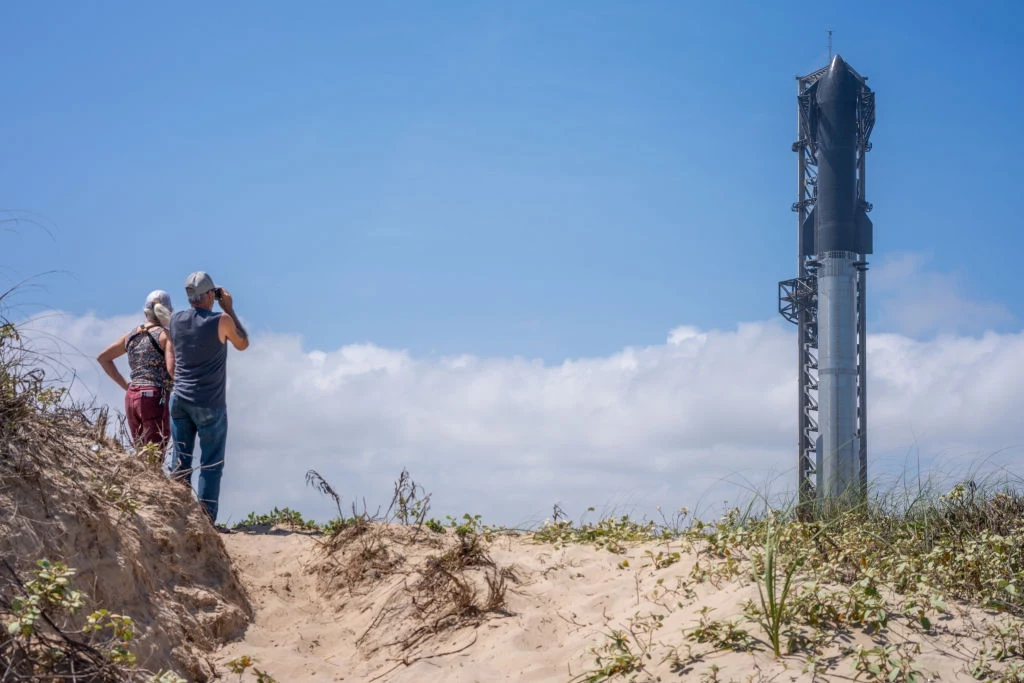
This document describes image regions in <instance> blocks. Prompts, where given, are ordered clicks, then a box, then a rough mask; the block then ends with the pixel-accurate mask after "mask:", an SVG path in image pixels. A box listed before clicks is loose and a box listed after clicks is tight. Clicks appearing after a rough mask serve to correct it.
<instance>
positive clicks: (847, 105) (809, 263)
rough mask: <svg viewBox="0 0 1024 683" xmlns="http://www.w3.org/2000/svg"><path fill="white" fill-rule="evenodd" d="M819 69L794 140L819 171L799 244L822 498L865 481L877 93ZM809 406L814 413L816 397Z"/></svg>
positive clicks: (837, 62)
mask: <svg viewBox="0 0 1024 683" xmlns="http://www.w3.org/2000/svg"><path fill="white" fill-rule="evenodd" d="M817 75H818V77H817V79H816V80H815V81H814V82H813V83H810V84H809V85H808V86H807V87H806V88H805V89H804V90H803V92H802V94H801V98H800V104H801V112H800V121H801V138H802V140H801V142H802V143H806V145H807V148H808V149H809V150H810V154H809V156H808V157H806V158H807V159H810V161H809V162H807V163H809V164H811V165H812V166H813V165H814V164H816V171H817V173H816V177H815V176H810V179H809V182H808V185H809V187H810V188H812V189H813V202H808V203H809V204H812V205H813V208H812V209H811V211H810V213H808V214H807V216H806V218H805V219H804V220H803V223H802V224H801V225H800V233H801V234H800V236H799V243H800V252H801V253H800V258H801V260H802V263H801V265H802V269H803V267H804V264H806V271H807V272H808V273H811V274H812V275H813V276H814V277H813V280H808V281H809V282H811V281H812V282H813V283H814V285H813V286H814V287H816V295H817V297H816V299H817V300H816V307H817V308H816V316H814V315H810V316H809V317H808V318H807V320H809V321H811V322H808V323H806V324H809V325H810V324H814V322H813V320H814V318H815V317H816V326H817V330H816V335H811V337H810V338H812V339H814V340H815V341H816V343H817V349H818V355H817V387H816V388H817V406H816V407H817V440H816V443H815V444H814V446H813V450H814V451H816V454H815V466H814V475H815V485H814V488H815V490H816V497H817V498H818V499H819V500H821V499H827V498H835V497H838V496H841V495H843V494H845V493H847V492H848V491H851V490H856V489H857V487H858V485H859V484H863V483H864V482H865V481H866V478H865V476H866V475H865V473H864V471H863V470H864V468H865V466H866V462H865V456H864V453H866V451H863V452H862V451H861V444H860V440H861V438H862V437H863V436H864V415H863V414H862V413H866V405H865V404H864V403H863V397H862V396H861V393H862V392H863V386H862V385H863V383H864V378H865V376H866V375H865V373H864V372H863V368H862V367H861V366H862V365H863V363H864V360H865V355H864V353H863V349H861V348H859V346H858V344H860V345H863V343H864V329H865V328H864V323H863V315H864V308H863V302H862V301H860V300H859V299H858V292H859V295H860V297H861V298H863V296H864V292H865V290H864V288H863V278H864V276H865V273H864V272H863V271H864V269H865V265H866V264H865V261H864V255H866V254H870V253H871V252H872V248H873V244H872V241H873V235H872V232H873V226H872V224H871V221H870V219H868V216H867V210H868V208H869V205H868V204H867V203H866V202H865V201H864V186H863V171H864V166H863V160H862V158H861V157H862V156H863V153H864V151H866V149H868V148H869V146H867V144H866V143H867V140H866V138H867V136H868V135H869V134H870V126H871V125H873V123H874V99H873V94H871V91H870V90H869V89H868V88H867V86H866V85H865V83H864V79H863V78H862V77H860V76H859V75H858V74H857V73H856V72H855V71H854V70H853V69H852V68H851V67H850V66H849V65H847V64H846V62H844V61H843V59H842V57H840V56H839V55H836V56H835V57H834V58H833V59H832V61H831V63H830V64H829V65H828V67H826V68H825V69H823V70H821V71H819V72H817ZM865 93H867V94H868V96H870V122H869V123H868V125H867V126H866V127H865V120H866V119H865V115H864V113H863V112H862V111H861V107H862V104H863V103H864V102H865V101H866V100H865ZM801 168H802V169H803V166H802V167H801ZM801 192H803V190H801ZM805 279H806V278H805ZM780 310H781V309H780ZM802 329H803V328H801V330H802ZM801 375H802V376H803V370H802V371H801ZM810 388H813V386H811V387H810ZM806 403H809V404H810V405H811V408H810V409H811V410H814V406H813V400H809V401H807V402H806ZM801 407H802V409H806V406H805V405H804V404H802V406H801ZM859 411H860V412H859ZM801 424H802V426H803V425H804V424H805V423H801ZM812 424H813V423H812ZM811 429H813V427H811Z"/></svg>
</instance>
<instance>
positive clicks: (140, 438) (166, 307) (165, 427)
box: [96, 289, 174, 450]
mask: <svg viewBox="0 0 1024 683" xmlns="http://www.w3.org/2000/svg"><path fill="white" fill-rule="evenodd" d="M172 310H173V309H172V308H171V297H170V295H168V294H167V292H165V291H163V290H162V289H157V290H155V291H153V292H150V294H149V296H147V297H146V305H145V307H143V309H142V311H143V313H145V314H146V322H145V323H143V324H142V325H139V326H138V327H136V328H134V329H133V330H132V331H131V332H129V333H128V334H126V335H124V336H123V337H121V338H120V339H118V340H117V341H116V342H114V343H113V344H111V345H110V346H108V347H107V348H106V349H104V350H103V353H101V354H100V355H99V356H97V357H96V360H98V361H99V363H100V366H102V368H103V370H104V371H105V372H106V373H107V374H108V375H109V376H110V379H112V380H114V381H115V382H117V385H118V386H119V387H121V388H122V389H124V390H125V396H124V412H125V416H126V417H127V418H128V428H129V429H130V430H131V435H132V440H133V441H134V442H135V443H136V445H138V446H141V445H143V444H148V443H154V444H157V445H158V446H159V447H160V448H161V450H162V449H163V448H165V447H166V446H167V442H168V440H169V439H170V435H171V421H170V413H169V411H168V402H169V401H168V399H169V398H170V394H171V384H172V383H173V380H174V374H173V373H174V355H173V354H174V352H173V349H172V347H171V345H170V344H169V343H168V341H169V337H168V334H167V329H166V328H167V324H168V320H169V319H170V317H171V311H172ZM124 354H128V367H129V368H130V369H131V381H130V382H126V381H125V379H124V377H123V376H122V375H121V373H120V372H119V371H118V369H117V366H116V365H114V359H115V358H119V357H120V356H122V355H124Z"/></svg>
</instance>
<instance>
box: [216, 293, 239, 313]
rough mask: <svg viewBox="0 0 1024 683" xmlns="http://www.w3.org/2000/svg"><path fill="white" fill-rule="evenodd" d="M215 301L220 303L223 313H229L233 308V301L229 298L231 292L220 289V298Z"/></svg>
mask: <svg viewBox="0 0 1024 683" xmlns="http://www.w3.org/2000/svg"><path fill="white" fill-rule="evenodd" d="M217 301H218V302H219V303H220V307H221V308H223V309H224V312H225V313H230V312H231V311H232V309H234V307H235V300H234V299H232V298H231V292H229V291H228V290H226V289H224V288H223V287H221V288H220V298H219V299H217Z"/></svg>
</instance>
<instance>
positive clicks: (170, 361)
mask: <svg viewBox="0 0 1024 683" xmlns="http://www.w3.org/2000/svg"><path fill="white" fill-rule="evenodd" d="M160 341H162V342H163V343H164V365H166V366H167V374H169V375H170V376H171V379H174V344H172V343H171V335H169V334H167V332H166V331H164V332H161V333H160Z"/></svg>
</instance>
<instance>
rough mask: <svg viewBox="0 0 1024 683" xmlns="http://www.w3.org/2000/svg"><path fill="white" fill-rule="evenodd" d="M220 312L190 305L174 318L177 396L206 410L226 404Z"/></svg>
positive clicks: (173, 332)
mask: <svg viewBox="0 0 1024 683" xmlns="http://www.w3.org/2000/svg"><path fill="white" fill-rule="evenodd" d="M220 316H221V314H220V313H214V312H213V311H208V310H205V309H202V308H193V307H192V306H189V307H188V308H187V309H185V310H183V311H176V312H175V313H174V314H172V315H171V324H170V328H171V329H170V333H171V341H172V342H173V343H174V394H175V396H178V397H179V398H182V399H184V400H186V401H188V402H189V403H194V404H196V405H200V406H203V407H206V408H223V407H225V406H226V405H227V400H226V398H225V391H224V389H225V385H226V384H227V361H228V347H227V344H226V343H224V342H222V341H221V340H220V334H219V333H218V329H219V327H220Z"/></svg>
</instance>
